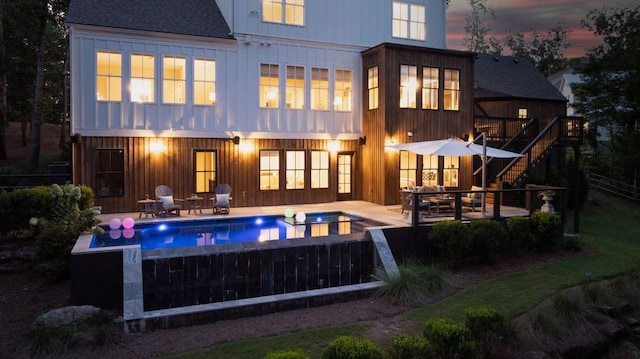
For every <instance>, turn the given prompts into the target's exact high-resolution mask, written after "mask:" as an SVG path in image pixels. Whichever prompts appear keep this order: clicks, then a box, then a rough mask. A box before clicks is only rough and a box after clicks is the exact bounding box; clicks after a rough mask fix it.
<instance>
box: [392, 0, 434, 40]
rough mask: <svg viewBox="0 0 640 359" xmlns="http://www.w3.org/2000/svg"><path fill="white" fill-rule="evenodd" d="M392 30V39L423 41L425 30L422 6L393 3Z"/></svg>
mask: <svg viewBox="0 0 640 359" xmlns="http://www.w3.org/2000/svg"><path fill="white" fill-rule="evenodd" d="M392 28H393V33H392V36H393V37H399V38H403V39H413V40H424V39H425V38H426V28H427V27H426V23H425V8H424V6H423V5H416V4H408V3H405V2H399V1H394V2H393V21H392Z"/></svg>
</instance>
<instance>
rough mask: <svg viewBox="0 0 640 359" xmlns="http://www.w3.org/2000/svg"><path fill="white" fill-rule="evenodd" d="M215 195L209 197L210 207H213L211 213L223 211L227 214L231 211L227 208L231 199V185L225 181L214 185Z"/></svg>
mask: <svg viewBox="0 0 640 359" xmlns="http://www.w3.org/2000/svg"><path fill="white" fill-rule="evenodd" d="M215 191H216V196H215V197H214V198H211V200H212V201H213V203H212V204H211V207H212V209H213V213H214V214H215V213H220V214H222V213H224V214H229V212H230V211H231V210H230V209H229V201H230V200H231V186H229V185H228V184H226V183H220V184H219V185H217V186H216V190H215Z"/></svg>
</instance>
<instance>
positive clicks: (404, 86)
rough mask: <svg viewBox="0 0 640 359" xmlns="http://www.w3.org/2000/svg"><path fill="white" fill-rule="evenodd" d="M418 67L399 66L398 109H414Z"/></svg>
mask: <svg viewBox="0 0 640 359" xmlns="http://www.w3.org/2000/svg"><path fill="white" fill-rule="evenodd" d="M417 89H418V67H417V66H409V65H400V108H416V98H417Z"/></svg>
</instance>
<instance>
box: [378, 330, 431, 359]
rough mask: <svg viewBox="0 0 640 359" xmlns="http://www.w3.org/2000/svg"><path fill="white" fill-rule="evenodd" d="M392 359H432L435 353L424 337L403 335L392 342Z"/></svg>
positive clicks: (390, 354)
mask: <svg viewBox="0 0 640 359" xmlns="http://www.w3.org/2000/svg"><path fill="white" fill-rule="evenodd" d="M389 358H390V359H431V358H436V356H435V352H434V350H433V347H432V346H431V344H430V343H429V342H428V341H427V339H425V338H423V337H417V336H411V335H401V336H399V337H397V338H394V339H393V341H392V342H391V350H390V351H389Z"/></svg>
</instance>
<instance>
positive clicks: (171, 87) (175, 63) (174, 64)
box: [163, 56, 186, 103]
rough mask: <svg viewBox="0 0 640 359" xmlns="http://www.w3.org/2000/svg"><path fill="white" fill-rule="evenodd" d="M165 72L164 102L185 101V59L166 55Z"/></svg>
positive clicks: (164, 61) (164, 60)
mask: <svg viewBox="0 0 640 359" xmlns="http://www.w3.org/2000/svg"><path fill="white" fill-rule="evenodd" d="M163 74H164V81H163V102H164V103H185V97H186V96H185V93H186V92H185V90H186V89H185V84H186V81H185V79H186V69H185V59H184V58H180V57H169V56H168V57H165V58H164V59H163Z"/></svg>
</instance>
